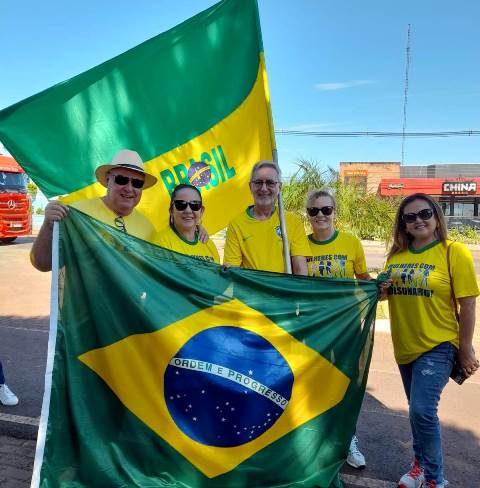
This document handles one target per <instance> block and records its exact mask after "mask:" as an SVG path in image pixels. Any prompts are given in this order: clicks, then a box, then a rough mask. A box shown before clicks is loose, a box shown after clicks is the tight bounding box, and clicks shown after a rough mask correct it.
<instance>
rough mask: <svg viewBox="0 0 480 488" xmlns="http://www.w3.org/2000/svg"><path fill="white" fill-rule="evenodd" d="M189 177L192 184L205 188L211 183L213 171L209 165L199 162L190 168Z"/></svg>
mask: <svg viewBox="0 0 480 488" xmlns="http://www.w3.org/2000/svg"><path fill="white" fill-rule="evenodd" d="M187 176H188V181H189V182H190V184H192V185H193V186H196V187H197V188H198V187H202V186H205V185H207V184H208V183H209V182H210V179H211V177H212V170H211V168H210V166H209V165H208V164H207V163H205V162H203V161H199V162H196V163H193V164H192V165H191V166H190V168H188V175H187Z"/></svg>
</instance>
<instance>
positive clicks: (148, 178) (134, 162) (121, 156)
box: [95, 149, 157, 190]
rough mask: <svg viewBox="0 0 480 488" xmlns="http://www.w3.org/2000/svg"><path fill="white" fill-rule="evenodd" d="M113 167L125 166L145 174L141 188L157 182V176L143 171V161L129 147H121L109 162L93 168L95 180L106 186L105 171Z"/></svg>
mask: <svg viewBox="0 0 480 488" xmlns="http://www.w3.org/2000/svg"><path fill="white" fill-rule="evenodd" d="M114 168H125V169H130V170H132V171H135V172H137V173H140V174H142V175H144V176H145V184H144V186H143V189H144V190H145V189H146V188H150V187H151V186H153V185H154V184H155V183H156V182H157V178H156V177H155V176H153V175H151V174H149V173H145V170H144V169H143V161H142V158H141V157H140V155H139V154H138V153H137V152H136V151H131V150H130V149H122V150H121V151H118V153H117V154H115V156H114V158H113V160H112V162H111V163H109V164H102V165H101V166H99V167H98V168H97V169H96V170H95V176H96V177H97V180H98V181H99V182H100V183H101V184H102V185H103V186H105V187H106V186H107V173H108V172H109V171H110V170H111V169H114Z"/></svg>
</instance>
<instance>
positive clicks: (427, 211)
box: [402, 208, 433, 224]
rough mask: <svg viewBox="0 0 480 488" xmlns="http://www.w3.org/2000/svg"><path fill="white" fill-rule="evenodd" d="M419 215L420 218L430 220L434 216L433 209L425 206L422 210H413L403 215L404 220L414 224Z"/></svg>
mask: <svg viewBox="0 0 480 488" xmlns="http://www.w3.org/2000/svg"><path fill="white" fill-rule="evenodd" d="M417 217H420V220H430V219H431V218H432V217H433V210H432V209H431V208H424V209H423V210H420V212H416V213H415V212H411V213H406V214H403V215H402V220H403V221H404V222H405V223H406V224H413V223H414V222H415V221H416V220H417Z"/></svg>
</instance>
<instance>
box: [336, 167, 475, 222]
mask: <svg viewBox="0 0 480 488" xmlns="http://www.w3.org/2000/svg"><path fill="white" fill-rule="evenodd" d="M340 176H341V178H342V179H343V181H344V182H346V183H347V184H348V183H355V184H358V185H361V186H363V187H364V188H365V190H366V191H369V192H376V193H378V194H379V195H380V196H382V197H390V196H406V195H411V194H413V193H419V192H421V193H426V194H427V195H430V196H432V197H433V198H434V199H435V200H437V201H438V203H439V204H440V206H441V208H442V210H443V212H444V214H445V217H446V219H447V223H448V226H449V227H458V226H465V225H466V226H470V227H476V228H477V229H480V214H479V210H480V209H479V206H480V205H479V204H480V164H432V165H428V166H401V165H400V163H398V162H388V163H386V162H381V163H377V162H373V163H364V162H362V163H351V162H342V163H340Z"/></svg>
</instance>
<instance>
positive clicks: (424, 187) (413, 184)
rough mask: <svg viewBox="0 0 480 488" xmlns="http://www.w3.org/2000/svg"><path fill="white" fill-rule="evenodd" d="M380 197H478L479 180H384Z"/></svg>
mask: <svg viewBox="0 0 480 488" xmlns="http://www.w3.org/2000/svg"><path fill="white" fill-rule="evenodd" d="M379 192H380V195H381V196H383V197H387V196H397V195H399V196H406V195H412V194H413V193H426V194H427V195H435V196H441V195H480V178H384V179H382V180H381V182H380V187H379Z"/></svg>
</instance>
